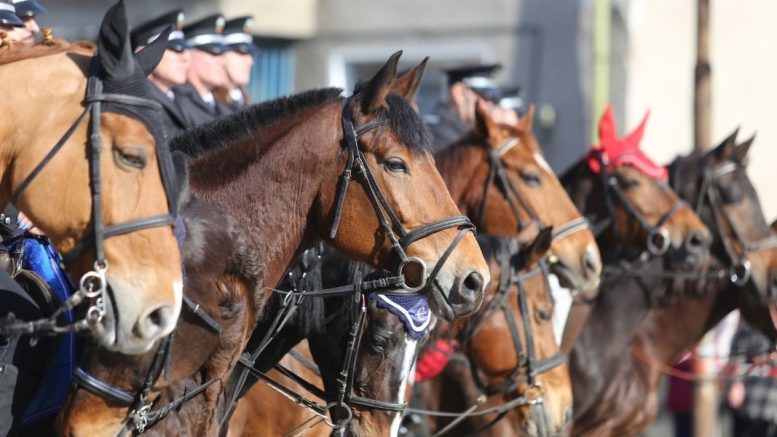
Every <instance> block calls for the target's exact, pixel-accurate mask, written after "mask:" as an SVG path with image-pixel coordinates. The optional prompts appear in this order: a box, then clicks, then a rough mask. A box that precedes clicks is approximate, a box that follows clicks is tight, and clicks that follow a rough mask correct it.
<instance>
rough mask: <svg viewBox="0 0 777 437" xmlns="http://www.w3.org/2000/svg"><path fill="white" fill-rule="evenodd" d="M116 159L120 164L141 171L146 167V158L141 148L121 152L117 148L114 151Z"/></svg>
mask: <svg viewBox="0 0 777 437" xmlns="http://www.w3.org/2000/svg"><path fill="white" fill-rule="evenodd" d="M114 151H115V155H116V158H117V159H118V160H119V162H121V163H122V164H124V165H126V166H128V167H133V168H137V169H143V168H145V167H146V156H145V153H144V152H143V149H141V148H135V149H132V150H122V149H119V148H116V149H114Z"/></svg>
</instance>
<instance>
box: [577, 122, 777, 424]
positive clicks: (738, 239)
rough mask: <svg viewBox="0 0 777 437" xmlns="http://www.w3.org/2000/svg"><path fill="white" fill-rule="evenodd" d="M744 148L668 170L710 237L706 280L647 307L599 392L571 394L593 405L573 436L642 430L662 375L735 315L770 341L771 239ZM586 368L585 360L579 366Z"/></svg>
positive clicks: (678, 162)
mask: <svg viewBox="0 0 777 437" xmlns="http://www.w3.org/2000/svg"><path fill="white" fill-rule="evenodd" d="M751 144H752V138H751V139H750V140H747V141H745V142H743V143H741V144H737V143H736V132H734V133H733V134H732V135H730V136H729V137H728V138H726V139H725V140H724V141H723V142H722V143H721V144H720V145H719V146H717V147H716V148H714V149H712V150H710V151H706V152H694V153H692V154H690V155H688V156H682V157H678V158H677V159H675V160H674V161H673V162H672V163H671V164H670V165H669V175H670V181H671V185H672V187H673V188H674V189H675V190H676V191H677V192H678V193H679V194H680V195H681V196H682V197H683V198H685V199H686V200H687V201H688V202H693V205H694V207H695V210H696V211H697V213H698V214H699V216H700V217H702V218H703V220H704V222H705V223H706V224H707V226H708V227H709V228H710V229H711V230H712V231H713V235H714V243H713V245H712V267H711V268H710V272H711V273H713V274H712V275H710V278H709V279H708V280H707V281H706V282H704V281H702V282H699V283H698V284H695V285H696V286H695V287H693V288H691V289H690V290H687V289H686V290H676V289H673V290H670V291H668V292H667V293H666V294H667V295H668V298H667V300H666V301H665V302H660V303H659V304H658V305H655V306H653V307H651V309H650V311H649V313H648V315H647V317H646V318H645V320H644V322H642V324H641V326H640V327H639V329H638V331H637V332H636V333H635V335H634V336H633V338H632V339H631V341H630V343H629V344H628V345H626V347H625V348H623V349H619V350H617V351H613V353H614V354H616V357H610V358H609V359H608V360H607V361H605V362H604V363H603V364H602V365H599V366H598V367H599V368H600V369H602V371H603V372H604V373H602V375H605V374H606V381H607V383H606V390H604V391H602V390H595V391H593V392H591V391H592V388H593V386H592V384H582V385H580V386H577V385H576V387H575V388H576V392H575V393H576V394H577V393H582V397H585V398H587V396H588V393H590V394H591V396H595V397H596V398H597V400H596V401H595V402H594V403H592V404H587V405H591V406H590V407H587V408H586V409H585V410H583V411H581V415H580V417H579V419H576V421H575V427H574V429H575V433H576V434H580V435H635V434H637V433H639V432H640V431H641V430H643V429H644V428H646V427H647V426H648V425H649V424H650V423H651V422H652V421H653V419H654V418H655V416H656V413H657V407H658V406H657V398H658V385H659V383H660V380H661V377H662V376H663V374H664V372H665V371H666V370H667V369H668V368H670V367H671V366H672V364H673V363H675V362H676V361H677V360H678V359H680V358H681V356H682V355H683V354H684V353H685V352H686V351H688V350H689V349H690V348H692V347H693V346H694V345H695V344H696V343H697V342H698V341H699V340H700V339H701V338H702V336H703V335H704V334H705V333H706V332H707V330H709V329H710V328H712V327H714V326H715V325H717V324H718V322H719V321H720V320H721V319H722V318H723V317H725V316H726V315H727V314H728V313H730V312H731V311H733V310H735V309H739V311H740V313H741V314H742V316H743V317H744V318H745V319H746V320H747V321H748V322H750V323H751V324H752V325H753V326H755V327H757V328H758V329H759V330H761V331H762V332H763V333H764V334H766V335H767V336H768V337H769V338H771V339H772V340H774V339H775V338H777V330H776V329H775V326H774V323H773V321H772V319H771V317H770V315H769V311H770V306H773V305H774V304H775V300H776V298H777V295H776V294H775V290H777V287H775V267H777V257H776V256H775V255H777V235H775V233H774V231H773V230H772V229H770V227H769V225H768V224H767V223H766V221H765V220H764V217H763V212H762V211H761V206H760V202H759V200H758V196H757V194H756V192H755V190H754V188H753V186H752V184H751V182H750V180H749V179H748V177H747V173H746V157H747V153H748V151H749V149H750V147H751ZM669 287H671V285H670V286H669ZM620 293H621V291H619V295H620ZM599 349H602V348H599ZM629 351H630V352H631V353H624V352H629ZM600 352H601V351H592V353H593V354H597V353H600ZM767 352H768V351H764V353H767ZM594 364H596V363H594ZM591 365H592V363H591V362H590V361H588V362H586V363H585V365H584V366H586V367H589V366H591ZM576 383H577V381H576ZM578 389H579V391H578Z"/></svg>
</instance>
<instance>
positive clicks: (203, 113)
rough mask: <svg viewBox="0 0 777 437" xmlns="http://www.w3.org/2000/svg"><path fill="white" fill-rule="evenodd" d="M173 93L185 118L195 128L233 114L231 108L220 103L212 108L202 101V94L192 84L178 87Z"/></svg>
mask: <svg viewBox="0 0 777 437" xmlns="http://www.w3.org/2000/svg"><path fill="white" fill-rule="evenodd" d="M173 92H174V93H175V100H176V101H177V102H178V106H180V108H181V110H182V112H183V114H184V116H185V117H186V118H187V119H188V120H189V121H190V122H191V123H192V124H193V125H194V126H199V125H201V124H205V123H208V122H210V121H213V120H215V119H217V118H219V117H221V116H223V115H227V114H231V113H232V111H231V110H230V109H229V108H227V107H226V106H225V105H223V104H221V103H218V102H216V104H215V106H214V107H213V108H211V106H210V105H208V104H207V103H205V101H204V100H202V97H200V94H199V93H198V92H197V90H196V89H194V87H193V86H192V84H190V83H188V82H187V83H185V84H183V85H181V86H179V87H176V88H175V89H174V90H173Z"/></svg>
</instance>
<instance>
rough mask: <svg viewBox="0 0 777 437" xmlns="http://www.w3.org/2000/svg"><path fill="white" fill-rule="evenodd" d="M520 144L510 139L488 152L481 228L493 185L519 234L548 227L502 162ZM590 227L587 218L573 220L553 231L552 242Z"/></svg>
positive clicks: (479, 216) (481, 209)
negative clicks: (507, 207)
mask: <svg viewBox="0 0 777 437" xmlns="http://www.w3.org/2000/svg"><path fill="white" fill-rule="evenodd" d="M519 143H520V140H519V139H518V138H517V137H509V138H507V139H506V140H505V141H504V142H502V144H501V145H499V147H497V148H493V149H490V150H489V152H488V157H489V171H488V179H486V185H485V186H484V187H483V197H482V198H481V201H480V208H479V213H478V222H479V226H480V227H481V228H482V226H483V224H484V223H485V218H486V212H487V211H488V210H487V209H486V206H487V201H488V190H489V189H490V188H491V186H492V185H493V186H495V187H497V189H499V190H500V191H501V192H502V195H503V196H504V198H505V200H506V201H507V204H508V205H509V206H510V210H511V211H512V213H513V216H514V217H515V220H516V223H517V224H518V229H517V230H518V231H519V232H520V231H521V230H524V229H527V228H528V227H529V226H531V225H536V226H537V228H538V229H540V228H543V227H544V226H546V224H545V223H542V220H540V217H539V215H538V214H537V213H536V212H535V211H534V209H532V208H531V206H530V205H529V203H528V202H527V201H526V200H525V199H524V198H523V197H521V193H519V192H518V190H517V189H516V188H515V185H513V183H512V181H511V180H510V178H509V177H508V176H507V169H506V168H505V165H504V163H503V162H502V156H504V154H505V153H507V152H509V151H510V149H512V148H513V147H515V146H516V145H518V144H519ZM516 202H517V203H516ZM519 206H520V207H521V209H523V210H524V211H525V213H526V215H527V216H528V217H529V221H528V222H524V220H522V219H521V213H520V211H519V210H518V207H519ZM590 227H591V226H590V224H589V223H588V220H587V219H586V218H585V217H582V216H581V217H578V218H575V219H572V220H570V221H569V222H567V223H565V224H563V225H561V226H559V227H557V228H555V229H554V230H553V235H552V237H551V238H552V239H551V242H555V241H557V240H561V239H564V238H566V237H568V236H570V235H572V234H575V233H577V232H580V231H583V230H586V229H590Z"/></svg>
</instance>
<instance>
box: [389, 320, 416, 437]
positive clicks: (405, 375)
mask: <svg viewBox="0 0 777 437" xmlns="http://www.w3.org/2000/svg"><path fill="white" fill-rule="evenodd" d="M417 347H418V341H416V340H414V339H413V338H411V337H410V336H408V335H405V353H404V356H403V357H402V371H401V373H400V374H399V380H400V381H401V382H400V384H399V392H398V393H397V400H396V402H397V403H398V404H401V403H402V402H404V401H405V395H406V393H405V392H406V391H407V382H408V381H409V380H410V378H412V377H413V369H415V353H416V349H417ZM401 424H402V414H400V413H396V415H395V416H394V420H392V421H391V434H390V435H391V436H392V437H396V436H397V435H399V426H400V425H401Z"/></svg>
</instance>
